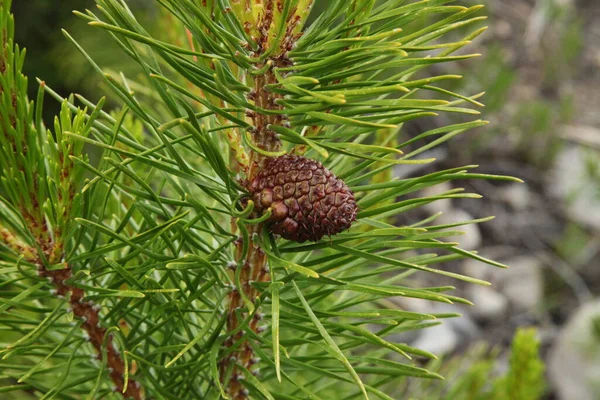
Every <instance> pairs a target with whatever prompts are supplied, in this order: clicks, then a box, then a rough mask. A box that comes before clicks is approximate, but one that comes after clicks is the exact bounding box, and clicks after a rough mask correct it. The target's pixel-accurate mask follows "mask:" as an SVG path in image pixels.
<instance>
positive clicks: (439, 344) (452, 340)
mask: <svg viewBox="0 0 600 400" xmlns="http://www.w3.org/2000/svg"><path fill="white" fill-rule="evenodd" d="M458 344H459V335H458V333H457V332H456V331H455V330H454V329H453V328H452V327H451V326H450V323H449V321H442V323H441V324H440V325H436V326H432V327H430V328H427V329H424V330H423V331H422V333H421V335H420V336H419V338H418V339H417V340H415V341H414V342H413V343H412V346H413V347H416V348H418V349H421V350H425V351H428V352H430V353H433V354H435V355H438V356H439V355H443V354H448V353H451V352H452V351H454V349H456V347H457V346H458Z"/></svg>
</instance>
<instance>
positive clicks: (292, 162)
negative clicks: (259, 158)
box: [249, 155, 358, 243]
mask: <svg viewBox="0 0 600 400" xmlns="http://www.w3.org/2000/svg"><path fill="white" fill-rule="evenodd" d="M249 190H250V193H251V195H252V199H253V200H254V207H255V210H256V211H257V212H258V213H259V214H262V213H263V212H264V211H265V210H267V209H268V208H269V207H270V208H271V210H272V215H271V218H270V219H269V224H270V229H271V231H272V232H273V233H276V234H278V235H281V236H282V237H284V238H285V239H288V240H293V241H295V242H299V243H302V242H304V241H306V240H313V241H317V240H319V239H321V238H322V237H323V236H325V235H329V236H331V235H335V234H337V233H340V232H342V231H344V230H346V229H348V228H350V225H352V222H353V221H355V220H356V212H357V209H358V208H357V206H356V201H355V200H354V193H352V191H351V190H350V189H349V188H348V186H346V184H345V183H344V181H342V180H341V179H339V178H337V177H336V176H335V175H333V174H332V173H331V172H330V171H329V170H328V169H327V168H324V167H323V165H321V163H320V162H318V161H315V160H309V159H307V158H304V157H299V156H293V155H285V156H281V157H277V158H269V159H267V160H266V161H265V163H264V167H263V169H262V170H261V171H260V172H259V173H258V174H257V176H256V177H255V178H254V179H253V180H252V181H251V182H250V185H249Z"/></svg>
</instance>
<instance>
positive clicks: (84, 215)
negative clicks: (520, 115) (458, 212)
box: [0, 0, 512, 400]
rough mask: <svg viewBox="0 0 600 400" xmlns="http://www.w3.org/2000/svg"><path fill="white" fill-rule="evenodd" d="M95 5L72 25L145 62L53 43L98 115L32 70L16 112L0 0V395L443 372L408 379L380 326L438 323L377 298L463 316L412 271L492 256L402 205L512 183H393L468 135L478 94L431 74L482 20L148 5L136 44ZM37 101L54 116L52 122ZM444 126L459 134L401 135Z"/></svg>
mask: <svg viewBox="0 0 600 400" xmlns="http://www.w3.org/2000/svg"><path fill="white" fill-rule="evenodd" d="M96 3H97V9H95V10H94V11H92V10H85V11H82V12H76V15H77V16H78V17H80V18H83V19H84V20H86V21H87V22H88V23H89V25H90V26H91V27H94V28H96V29H101V30H103V31H105V33H106V35H107V37H109V38H110V39H111V40H114V41H115V42H116V43H117V44H118V45H119V47H120V48H121V50H122V52H123V55H124V56H127V57H130V58H131V59H132V60H133V61H135V62H136V63H137V65H138V66H139V73H138V74H137V75H135V76H125V75H123V74H121V73H119V72H112V71H103V70H102V68H101V60H94V59H92V58H91V57H90V56H89V55H88V54H87V53H86V51H85V49H84V48H82V47H81V46H80V45H79V44H78V42H77V40H76V38H73V37H71V36H70V35H69V34H68V33H67V32H65V37H66V39H67V40H69V41H70V42H71V43H72V44H73V45H74V46H76V47H77V49H78V50H79V51H80V52H81V53H82V55H83V56H84V57H86V58H87V59H88V61H89V62H90V63H91V65H92V66H93V67H94V68H95V69H96V70H97V71H98V73H100V74H101V76H102V78H103V79H104V83H105V86H106V87H108V88H109V89H110V90H109V91H108V92H107V93H106V95H107V96H108V98H110V104H112V105H111V107H114V108H115V109H114V110H112V111H111V110H108V107H106V105H105V100H104V98H103V99H102V100H100V102H98V103H97V104H95V103H93V102H91V101H89V100H87V99H86V98H84V97H82V96H80V95H71V96H68V97H66V98H64V97H61V94H59V93H56V92H54V91H53V90H52V89H51V88H50V87H49V86H48V85H46V84H45V83H44V82H41V81H40V86H39V87H40V89H39V94H38V96H37V99H36V101H35V102H33V101H30V100H29V99H28V98H27V94H26V88H27V79H26V78H25V77H24V76H23V75H22V74H21V72H20V71H21V68H22V66H23V63H24V55H25V53H24V51H23V50H21V49H19V47H18V46H17V45H16V44H15V43H14V42H13V28H14V21H13V19H12V17H11V15H10V5H11V2H10V0H4V1H0V7H1V12H0V13H1V15H0V18H1V19H0V25H1V29H0V32H1V34H2V46H3V52H2V53H1V54H0V93H1V99H0V100H1V104H0V128H1V130H0V145H1V147H0V239H1V241H0V287H1V288H2V290H1V291H0V356H1V359H0V393H4V395H5V396H6V395H8V396H12V397H9V398H21V397H23V396H34V397H36V398H43V399H50V398H62V399H75V398H86V399H99V398H122V397H124V398H134V399H142V398H147V399H150V398H156V399H177V400H181V399H218V398H229V399H235V400H244V399H249V398H252V399H342V398H365V399H368V398H381V399H391V398H394V394H395V393H397V392H398V387H399V385H402V382H404V380H403V379H402V378H403V377H416V378H422V379H439V378H440V376H439V375H438V374H436V373H434V372H430V371H428V370H427V369H425V368H422V367H420V366H419V360H420V359H423V358H425V359H427V358H430V359H432V358H435V355H434V354H430V353H429V352H427V351H424V350H420V349H417V348H413V347H411V346H409V345H407V344H405V343H402V342H399V340H398V334H399V333H402V332H406V331H410V330H416V329H424V328H427V327H429V326H432V325H435V324H438V323H440V320H441V319H443V318H449V317H455V316H456V315H454V314H435V313H432V314H423V313H416V312H411V311H410V310H404V309H400V308H399V307H398V306H397V305H395V303H394V302H393V301H391V300H390V299H391V298H394V297H409V298H416V299H424V300H429V301H432V302H443V303H467V304H468V303H469V302H468V300H467V299H462V298H460V297H457V296H454V295H452V294H451V293H452V290H453V287H451V286H436V287H421V286H420V285H419V280H418V279H415V278H418V277H419V276H422V275H423V274H437V275H438V276H440V277H442V276H443V277H446V278H451V279H454V280H461V281H466V282H469V283H472V284H487V282H483V281H480V280H477V279H474V278H470V277H468V276H464V275H461V274H458V273H454V272H449V271H448V270H447V269H446V268H445V264H444V263H445V262H449V261H452V260H458V259H462V258H474V259H476V260H479V261H482V262H483V263H487V264H491V265H494V266H497V267H503V265H501V264H498V263H496V262H494V261H492V260H488V259H485V258H483V257H481V256H479V255H477V254H476V253H475V252H471V251H467V250H464V249H461V248H460V245H459V244H458V243H455V242H449V241H447V240H444V238H445V237H448V236H454V235H456V234H457V231H456V230H455V229H454V228H455V227H458V226H460V225H464V224H468V223H477V222H482V221H464V222H463V223H457V224H453V225H439V224H436V221H435V218H436V217H437V215H434V216H432V217H430V218H428V219H426V220H415V221H414V223H413V224H411V225H408V226H405V225H402V226H401V225H399V224H398V223H397V221H398V218H397V216H398V215H399V214H401V213H404V212H407V211H410V210H413V209H415V208H418V207H421V206H423V205H425V204H429V203H432V202H435V201H436V200H440V199H452V198H477V197H479V196H478V195H476V194H472V193H463V192H462V190H461V189H454V190H451V191H448V192H444V193H441V194H439V195H436V196H431V197H419V196H418V195H415V194H418V191H419V190H420V189H424V188H428V187H431V186H434V185H436V184H439V183H442V182H448V181H454V180H462V179H504V180H510V179H512V178H507V177H498V176H489V175H482V174H477V173H473V172H471V171H470V170H471V169H472V168H474V166H465V167H457V168H454V169H449V170H435V172H431V173H428V174H425V175H421V176H407V177H403V178H402V179H399V178H394V173H393V171H394V170H398V168H406V166H407V165H414V164H428V163H432V162H434V160H433V159H431V158H427V156H426V154H427V151H428V150H430V149H431V148H433V147H435V146H438V145H442V144H443V143H444V142H446V141H448V140H450V139H451V138H453V137H455V136H457V135H459V134H461V133H463V132H465V131H467V130H469V129H471V128H475V127H480V126H483V125H485V124H486V122H485V121H482V120H479V119H476V115H477V114H479V111H477V108H478V107H480V106H481V103H479V102H478V101H477V98H479V97H480V96H481V94H475V95H471V96H468V95H461V94H458V93H454V92H452V91H451V90H448V89H445V88H444V85H445V83H446V81H450V80H455V79H459V78H460V76H457V75H435V74H433V73H432V71H431V70H429V69H428V68H427V67H428V66H431V65H432V64H437V63H448V62H453V61H459V60H468V59H470V58H472V57H475V56H477V55H476V54H465V53H464V52H462V51H461V52H460V55H455V54H456V53H457V52H459V51H460V50H461V49H462V48H463V47H464V46H466V45H468V44H469V42H470V41H471V40H473V39H475V38H476V37H477V36H478V35H480V34H481V33H482V32H483V31H484V30H485V29H484V28H481V27H480V26H478V24H479V22H480V21H481V20H482V19H483V17H481V16H477V14H478V12H479V10H480V8H481V7H478V6H475V7H463V6H461V5H453V4H447V3H450V1H449V0H423V1H402V0H387V1H383V0H382V1H375V0H327V1H325V0H322V1H321V0H318V1H317V0H315V1H313V0H157V2H156V3H157V4H158V6H159V8H160V11H158V14H157V18H158V19H159V22H158V23H157V26H161V27H163V28H164V29H162V30H159V31H158V32H154V31H155V30H156V29H153V27H144V26H142V25H141V24H140V23H139V22H138V20H137V19H136V16H135V14H134V13H133V12H132V11H131V10H130V8H129V7H128V4H127V1H126V0H96ZM313 3H314V4H313ZM90 29H92V28H90ZM151 32H152V33H151ZM464 65H466V66H468V65H470V64H464ZM65 73H68V71H65ZM45 97H46V98H47V97H51V98H53V99H55V100H57V101H60V102H61V103H62V111H61V113H60V115H58V116H57V117H56V119H55V121H54V123H53V124H52V125H51V126H48V124H45V123H44V121H42V118H41V115H42V112H41V110H42V107H43V102H44V98H45ZM442 113H454V114H462V115H463V116H464V117H465V118H463V120H464V122H461V123H457V124H453V125H449V126H443V127H439V128H436V129H433V130H430V131H426V132H422V133H420V134H419V135H418V136H414V137H408V136H406V134H405V133H404V132H403V130H402V129H401V128H402V126H403V124H404V123H405V122H407V121H411V120H415V119H419V118H433V117H435V116H436V115H438V114H442ZM88 154H89V156H88ZM424 155H425V156H424ZM300 164H302V166H300ZM313 167H314V168H313ZM306 171H308V172H310V174H308V172H306ZM301 174H303V175H302V177H301V176H300V175H301ZM304 175H307V176H306V177H305V176H304ZM308 175H310V177H309V176H308ZM313 178H314V179H313ZM271 180H272V181H273V182H271ZM259 186H260V187H259ZM292 200H293V201H292Z"/></svg>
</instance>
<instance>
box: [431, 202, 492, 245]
mask: <svg viewBox="0 0 600 400" xmlns="http://www.w3.org/2000/svg"><path fill="white" fill-rule="evenodd" d="M473 219H475V218H474V217H473V216H472V215H471V214H469V213H468V212H466V211H464V210H461V209H457V208H453V209H451V210H449V211H448V212H446V213H445V214H442V215H440V217H439V218H438V219H437V220H436V221H435V222H436V224H438V225H447V224H453V223H456V222H466V221H471V220H473ZM450 230H459V231H463V232H464V233H465V234H464V235H460V236H448V237H446V238H444V240H446V241H448V242H458V243H460V247H461V248H463V249H465V250H475V249H478V248H479V247H480V245H481V231H480V230H479V226H477V224H468V225H462V226H458V227H455V228H450Z"/></svg>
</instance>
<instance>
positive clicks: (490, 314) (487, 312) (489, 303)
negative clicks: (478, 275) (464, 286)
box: [467, 285, 508, 321]
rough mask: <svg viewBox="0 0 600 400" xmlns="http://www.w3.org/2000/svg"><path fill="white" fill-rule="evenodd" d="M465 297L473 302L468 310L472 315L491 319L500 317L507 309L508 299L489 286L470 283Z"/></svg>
mask: <svg viewBox="0 0 600 400" xmlns="http://www.w3.org/2000/svg"><path fill="white" fill-rule="evenodd" d="M467 293H468V294H467V297H468V298H469V300H471V301H472V302H473V304H474V305H473V307H471V308H470V309H469V312H470V314H471V315H473V317H475V318H477V319H479V320H484V321H493V320H497V319H499V318H501V317H502V316H503V315H505V314H506V311H507V310H508V299H507V298H506V296H504V295H503V294H501V293H498V292H497V291H495V290H494V289H492V288H491V287H489V286H480V285H472V286H470V287H469V289H468V292H467Z"/></svg>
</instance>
